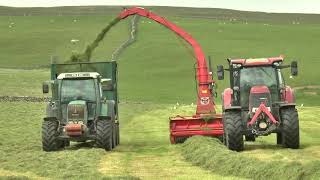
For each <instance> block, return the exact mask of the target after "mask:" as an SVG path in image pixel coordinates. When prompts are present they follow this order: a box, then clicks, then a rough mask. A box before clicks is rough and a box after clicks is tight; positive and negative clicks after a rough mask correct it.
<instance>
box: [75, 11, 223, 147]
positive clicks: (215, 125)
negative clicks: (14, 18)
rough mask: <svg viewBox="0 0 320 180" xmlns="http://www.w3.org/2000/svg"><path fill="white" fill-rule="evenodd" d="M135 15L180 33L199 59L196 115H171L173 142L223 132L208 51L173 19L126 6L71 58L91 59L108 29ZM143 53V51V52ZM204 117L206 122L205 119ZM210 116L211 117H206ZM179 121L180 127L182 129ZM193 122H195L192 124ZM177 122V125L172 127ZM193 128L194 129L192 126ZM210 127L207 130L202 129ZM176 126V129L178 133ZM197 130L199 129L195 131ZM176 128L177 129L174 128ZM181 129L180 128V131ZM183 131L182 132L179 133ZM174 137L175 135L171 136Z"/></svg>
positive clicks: (217, 134) (219, 134)
mask: <svg viewBox="0 0 320 180" xmlns="http://www.w3.org/2000/svg"><path fill="white" fill-rule="evenodd" d="M132 15H139V16H143V17H146V18H149V19H151V20H153V21H156V22H158V23H159V24H161V25H163V26H165V27H166V28H168V29H170V30H171V31H173V32H175V33H176V34H177V35H178V36H180V37H181V38H183V39H184V40H185V41H186V42H187V43H188V44H190V45H191V46H192V48H193V51H194V54H195V57H196V60H197V68H196V69H197V81H198V82H197V83H198V92H197V93H198V99H197V111H196V115H194V116H192V117H188V116H184V117H182V116H177V117H173V118H170V120H171V121H170V130H171V143H175V141H174V137H178V136H179V137H189V136H192V135H209V136H221V135H222V134H223V130H222V123H221V114H216V110H215V104H214V101H213V87H214V83H215V81H214V80H212V76H211V75H210V72H209V69H208V66H207V62H206V59H205V55H204V53H203V51H202V48H201V46H200V45H199V43H198V42H197V41H196V40H195V39H194V38H193V37H192V36H191V35H190V34H188V33H187V32H185V31H184V30H183V29H181V28H180V27H178V26H177V25H175V24H174V23H172V22H170V21H168V20H166V19H165V18H163V17H160V16H158V15H156V14H154V13H152V12H150V11H148V10H146V9H144V8H140V7H133V8H129V9H124V10H123V11H122V12H121V13H120V14H119V15H118V17H116V18H115V19H113V20H112V21H111V22H110V24H109V25H108V26H107V27H105V28H104V29H103V30H102V31H101V32H100V34H98V36H97V38H96V39H95V40H94V41H93V43H92V44H90V45H89V46H88V47H87V49H86V50H85V52H84V54H82V55H77V56H74V57H73V58H72V60H73V61H90V58H91V54H92V52H93V51H94V49H95V48H96V47H98V45H99V42H100V41H101V40H102V39H103V38H104V37H105V35H106V33H107V32H108V31H109V30H110V29H111V28H112V27H113V26H115V25H116V24H117V23H118V22H119V21H121V20H123V19H126V18H127V17H129V16H132ZM141 56H143V55H141ZM184 120H188V122H187V123H182V122H183V121H184ZM204 120H205V123H203V121H204ZM207 120H208V121H207ZM179 123H182V124H180V125H181V126H180V127H181V128H182V129H181V130H179ZM190 123H191V124H192V125H194V126H192V128H191V125H190ZM173 126H174V127H173ZM190 128H191V129H190ZM204 128H207V130H203V129H204ZM175 130H177V133H176V134H175V132H176V131H175ZM194 130H196V131H194ZM173 131H174V132H173ZM178 131H179V132H178ZM179 133H180V134H179ZM172 138H173V139H172Z"/></svg>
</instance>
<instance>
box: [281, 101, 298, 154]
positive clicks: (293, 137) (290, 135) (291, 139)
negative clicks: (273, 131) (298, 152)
mask: <svg viewBox="0 0 320 180" xmlns="http://www.w3.org/2000/svg"><path fill="white" fill-rule="evenodd" d="M281 121H282V145H283V146H284V147H288V148H292V149H298V148H299V146H300V135H299V118H298V112H297V110H296V108H295V107H288V108H285V109H281Z"/></svg>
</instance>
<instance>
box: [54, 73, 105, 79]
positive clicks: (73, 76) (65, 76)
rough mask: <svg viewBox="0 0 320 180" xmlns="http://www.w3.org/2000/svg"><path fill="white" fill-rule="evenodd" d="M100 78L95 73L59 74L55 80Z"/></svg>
mask: <svg viewBox="0 0 320 180" xmlns="http://www.w3.org/2000/svg"><path fill="white" fill-rule="evenodd" d="M99 76H100V74H99V73H97V72H74V73H61V74H59V76H58V77H57V79H77V78H93V79H96V78H98V77H99Z"/></svg>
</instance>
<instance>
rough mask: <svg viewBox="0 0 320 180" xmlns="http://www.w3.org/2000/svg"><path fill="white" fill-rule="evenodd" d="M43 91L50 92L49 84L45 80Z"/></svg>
mask: <svg viewBox="0 0 320 180" xmlns="http://www.w3.org/2000/svg"><path fill="white" fill-rule="evenodd" d="M42 92H43V94H47V93H49V85H48V83H46V82H44V83H43V84H42Z"/></svg>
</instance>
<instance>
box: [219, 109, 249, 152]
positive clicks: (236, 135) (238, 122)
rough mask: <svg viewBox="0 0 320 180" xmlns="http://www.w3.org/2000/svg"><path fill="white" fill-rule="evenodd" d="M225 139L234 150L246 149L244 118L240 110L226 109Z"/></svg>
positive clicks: (224, 119)
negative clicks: (243, 129) (243, 127)
mask: <svg viewBox="0 0 320 180" xmlns="http://www.w3.org/2000/svg"><path fill="white" fill-rule="evenodd" d="M223 126H224V136H225V137H224V139H225V144H226V146H227V147H228V148H229V149H230V150H233V151H242V150H243V149H244V143H243V135H242V119H241V112H240V111H226V112H224V114H223Z"/></svg>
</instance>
